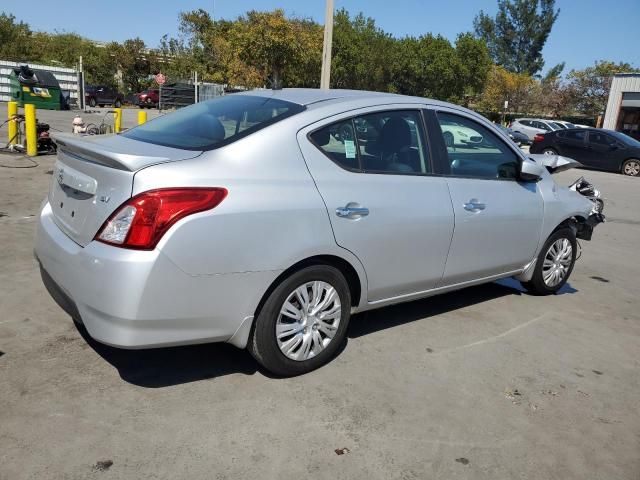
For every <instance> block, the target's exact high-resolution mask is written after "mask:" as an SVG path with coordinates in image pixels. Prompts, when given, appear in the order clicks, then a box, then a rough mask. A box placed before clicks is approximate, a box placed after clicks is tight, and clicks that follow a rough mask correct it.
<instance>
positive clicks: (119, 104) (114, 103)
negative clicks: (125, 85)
mask: <svg viewBox="0 0 640 480" xmlns="http://www.w3.org/2000/svg"><path fill="white" fill-rule="evenodd" d="M113 106H114V107H115V108H120V107H121V106H122V102H121V101H120V100H116V101H115V102H113Z"/></svg>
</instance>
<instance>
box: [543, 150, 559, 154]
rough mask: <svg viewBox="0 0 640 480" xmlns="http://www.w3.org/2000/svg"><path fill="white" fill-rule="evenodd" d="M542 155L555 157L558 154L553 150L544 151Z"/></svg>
mask: <svg viewBox="0 0 640 480" xmlns="http://www.w3.org/2000/svg"><path fill="white" fill-rule="evenodd" d="M542 153H544V154H545V155H555V154H556V152H554V151H553V150H544V151H543V152H542Z"/></svg>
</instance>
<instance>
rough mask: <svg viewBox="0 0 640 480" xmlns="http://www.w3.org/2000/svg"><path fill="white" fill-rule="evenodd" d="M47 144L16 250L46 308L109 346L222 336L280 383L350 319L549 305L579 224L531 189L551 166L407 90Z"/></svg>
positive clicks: (545, 189)
mask: <svg viewBox="0 0 640 480" xmlns="http://www.w3.org/2000/svg"><path fill="white" fill-rule="evenodd" d="M452 123H455V124H456V125H460V126H462V127H464V128H465V131H468V132H469V135H478V136H480V137H481V138H482V139H483V141H482V143H481V144H478V145H473V146H471V145H469V146H465V145H462V144H448V143H447V142H445V139H444V136H443V131H444V132H446V131H447V128H446V127H445V126H448V125H451V124H452ZM56 140H57V143H58V147H59V148H58V159H57V162H56V164H55V169H54V174H53V179H52V182H51V190H50V192H49V196H48V198H47V200H46V201H45V202H44V203H43V206H42V210H41V212H40V215H39V222H38V232H37V240H36V248H35V253H36V256H37V258H38V260H39V262H40V265H41V268H42V276H43V279H44V282H45V285H46V286H47V288H48V289H49V291H50V293H51V294H52V296H53V297H54V298H55V299H56V300H57V301H58V303H59V304H60V305H61V306H63V307H64V308H65V309H66V310H67V311H68V312H69V313H70V314H71V316H72V317H73V318H74V319H75V320H77V321H79V322H83V323H84V325H85V326H86V329H87V331H88V332H89V334H90V335H91V336H92V337H93V338H95V339H97V340H99V341H100V342H103V343H106V344H109V345H113V346H118V347H124V348H143V347H158V346H168V345H181V344H191V343H201V342H229V343H232V344H233V345H236V346H238V347H247V348H248V349H249V351H250V352H251V353H252V354H253V356H254V357H255V358H256V359H257V360H258V361H259V362H260V363H261V364H262V365H264V366H265V367H266V368H267V369H269V370H271V371H272V372H275V373H276V374H280V375H295V374H300V373H304V372H307V371H309V370H312V369H314V368H317V367H318V366H320V365H322V364H324V363H326V362H327V361H328V360H329V359H330V358H331V357H332V356H333V355H334V353H335V352H336V350H337V349H338V348H339V346H340V344H341V343H342V342H343V340H344V338H345V335H346V330H347V326H348V323H349V318H350V315H351V314H353V313H356V312H362V311H365V310H369V309H373V308H377V307H382V306H385V305H390V304H394V303H399V302H406V301H410V300H414V299H418V298H423V297H428V296H430V295H435V294H438V293H442V292H447V291H450V290H455V289H460V288H463V287H466V286H469V285H474V284H478V283H484V282H491V281H493V280H496V279H499V278H503V277H516V278H517V279H519V280H520V281H522V282H523V284H524V285H525V286H526V287H527V288H528V289H530V290H531V291H533V292H536V293H539V294H550V293H554V292H556V291H557V290H558V289H559V288H561V287H562V286H563V285H564V284H565V282H566V281H567V279H568V278H569V275H570V274H571V271H572V269H573V266H574V262H575V259H576V236H577V237H579V238H586V239H588V238H590V236H591V232H592V229H593V226H594V225H595V223H597V221H598V219H599V217H597V216H595V214H594V210H593V208H594V204H593V203H592V202H591V201H589V200H588V199H587V198H585V197H584V196H582V195H580V194H579V193H576V192H575V191H572V190H569V189H568V188H564V187H561V186H558V185H557V184H556V183H555V182H554V181H553V179H552V178H551V175H550V174H549V172H548V169H551V170H553V169H555V168H559V166H561V165H568V164H570V162H568V161H564V160H563V159H562V158H558V157H549V156H541V157H539V158H537V159H536V160H533V159H531V158H529V157H527V156H525V154H524V153H523V152H522V151H520V150H519V149H518V148H517V147H516V145H515V144H514V143H513V142H511V141H510V140H509V138H508V137H507V136H506V135H505V134H504V133H503V132H501V131H500V130H498V129H497V128H496V127H495V126H493V125H492V124H491V123H490V122H489V121H487V120H486V119H485V118H483V117H481V116H480V115H477V114H475V113H473V112H471V111H469V110H466V109H464V108H461V107H457V106H455V105H451V104H447V103H442V102H438V101H434V100H426V99H423V98H414V97H405V96H399V95H390V94H376V93H370V92H356V91H340V90H329V91H322V90H304V89H302V90H297V89H291V90H281V91H255V92H247V93H246V94H234V95H229V96H225V97H222V98H220V99H217V100H212V101H208V102H204V103H199V104H196V105H193V106H191V107H187V108H184V109H182V110H178V111H177V112H175V113H171V114H168V115H165V116H162V117H159V118H157V119H155V120H152V121H150V122H149V123H147V124H144V125H142V126H138V127H136V128H133V129H131V130H128V131H127V132H125V133H123V134H119V135H112V136H94V137H77V136H73V135H71V134H60V135H58V136H57V138H56ZM545 165H546V166H547V167H548V169H547V167H545Z"/></svg>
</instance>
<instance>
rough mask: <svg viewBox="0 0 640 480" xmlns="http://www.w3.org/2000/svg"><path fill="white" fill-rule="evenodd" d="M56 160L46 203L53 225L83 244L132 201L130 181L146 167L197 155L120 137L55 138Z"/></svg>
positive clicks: (63, 136) (194, 152)
mask: <svg viewBox="0 0 640 480" xmlns="http://www.w3.org/2000/svg"><path fill="white" fill-rule="evenodd" d="M55 141H56V143H57V145H58V158H57V161H56V163H55V166H54V168H53V176H52V177H53V178H52V181H51V187H50V189H49V197H48V198H49V203H50V204H51V209H52V211H53V216H54V220H55V222H56V224H57V225H58V226H59V227H60V229H61V230H62V231H63V232H65V233H66V234H67V235H68V236H69V237H70V238H71V239H72V240H74V241H75V242H76V243H78V244H79V245H81V246H85V245H87V244H88V243H89V242H91V240H93V238H94V236H95V235H96V233H97V232H98V229H99V228H100V227H101V226H102V224H103V223H104V222H105V221H106V220H107V218H109V216H110V215H111V214H112V213H113V212H114V211H115V210H116V209H117V208H118V207H119V206H120V205H122V203H124V202H125V201H126V200H128V199H129V198H130V197H131V191H132V188H133V177H134V175H135V173H136V172H137V171H139V170H140V169H142V168H145V167H148V166H150V165H156V164H159V163H166V162H172V161H178V160H185V159H188V158H193V157H196V156H198V155H199V154H200V153H201V152H197V151H185V150H179V149H172V148H167V147H161V146H158V145H151V144H148V143H143V142H139V141H136V140H132V139H128V138H125V137H122V136H119V135H109V136H91V137H78V136H74V135H71V134H58V135H56V136H55Z"/></svg>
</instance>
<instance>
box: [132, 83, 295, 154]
mask: <svg viewBox="0 0 640 480" xmlns="http://www.w3.org/2000/svg"><path fill="white" fill-rule="evenodd" d="M304 108H305V107H304V106H302V105H298V104H296V103H290V102H285V101H283V100H277V99H274V98H268V97H257V96H256V97H254V96H250V95H228V96H224V97H221V98H218V99H215V100H209V101H206V102H202V103H196V104H195V105H191V106H189V107H185V108H182V109H180V110H178V111H176V112H173V113H169V114H167V115H163V116H162V117H158V118H156V119H154V120H151V121H150V122H148V123H145V124H143V125H140V126H138V127H135V128H132V129H131V130H127V131H126V132H125V133H123V134H122V135H123V136H125V137H127V138H132V139H134V140H140V141H142V142H148V143H155V144H157V145H164V146H166V147H173V148H180V149H183V150H211V149H213V148H217V147H221V146H223V145H228V144H229V143H232V142H235V141H236V140H238V139H239V138H242V137H245V136H247V135H249V134H251V133H253V132H256V131H258V130H260V129H262V128H264V127H266V126H268V125H271V124H273V123H275V122H278V121H280V120H282V119H284V118H286V117H290V116H291V115H295V114H296V113H299V112H301V111H302V110H304Z"/></svg>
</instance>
